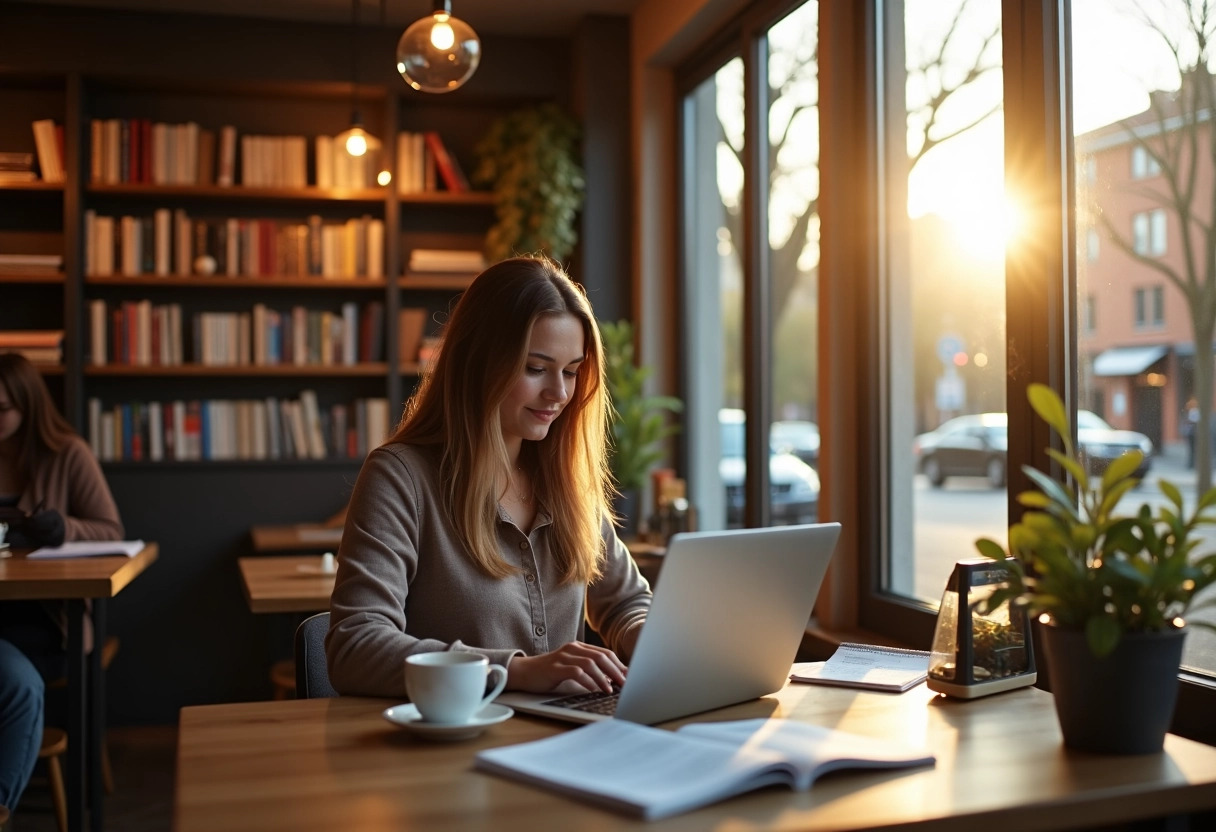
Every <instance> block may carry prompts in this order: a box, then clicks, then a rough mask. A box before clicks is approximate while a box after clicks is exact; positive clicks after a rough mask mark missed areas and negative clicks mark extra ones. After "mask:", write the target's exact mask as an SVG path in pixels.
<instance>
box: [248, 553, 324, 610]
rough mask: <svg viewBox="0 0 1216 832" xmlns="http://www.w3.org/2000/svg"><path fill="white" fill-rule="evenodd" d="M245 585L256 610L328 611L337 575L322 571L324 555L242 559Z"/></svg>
mask: <svg viewBox="0 0 1216 832" xmlns="http://www.w3.org/2000/svg"><path fill="white" fill-rule="evenodd" d="M237 565H238V566H240V569H241V584H242V586H243V587H244V589H245V600H246V601H248V602H249V609H250V610H251V611H252V612H257V613H262V612H325V611H326V610H328V609H329V596H330V594H331V593H332V592H333V591H334V576H333V575H332V574H329V575H327V574H324V573H322V572H321V556H320V555H276V556H273V557H269V556H268V557H250V558H239V559H238V560H237Z"/></svg>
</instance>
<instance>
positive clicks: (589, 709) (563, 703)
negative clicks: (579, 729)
mask: <svg viewBox="0 0 1216 832" xmlns="http://www.w3.org/2000/svg"><path fill="white" fill-rule="evenodd" d="M613 687H614V688H615V689H614V690H613V691H612V693H605V692H604V691H602V690H601V691H596V692H594V693H575V694H572V695H570V696H562V697H559V698H558V699H547V700H545V701H544V702H542V703H541V704H542V705H550V706H552V707H554V708H569V709H570V710H572V711H583V712H584V713H589V714H603V715H604V716H612V714H613V713H614V712H615V711H616V703H617V701H618V700H619V699H620V698H621V691H620V688H617V687H616V686H615V685H614V686H613Z"/></svg>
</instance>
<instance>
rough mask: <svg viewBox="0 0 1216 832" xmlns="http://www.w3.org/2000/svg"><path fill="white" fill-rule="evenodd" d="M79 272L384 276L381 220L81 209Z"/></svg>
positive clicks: (252, 275)
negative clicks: (82, 257)
mask: <svg viewBox="0 0 1216 832" xmlns="http://www.w3.org/2000/svg"><path fill="white" fill-rule="evenodd" d="M85 272H86V274H89V275H92V276H108V275H114V274H121V275H125V276H132V277H133V276H139V275H157V276H168V275H177V276H182V277H184V276H188V275H192V274H201V275H212V274H218V275H224V276H227V277H266V276H274V275H282V276H288V275H291V276H299V277H306V276H317V277H321V278H329V279H333V278H342V279H351V278H358V277H367V278H380V277H383V276H384V221H383V220H381V219H378V218H375V217H372V216H370V215H366V214H365V215H363V216H361V217H351V218H350V219H347V220H345V221H344V222H324V221H323V220H322V219H321V217H320V216H318V215H312V216H310V217H308V219H307V221H306V222H291V221H283V220H275V219H249V218H236V217H225V218H208V219H193V218H191V217H190V215H189V214H187V213H186V211H185V210H183V209H180V208H179V209H176V210H172V211H171V210H170V209H168V208H158V209H156V210H155V211H154V212H153V214H152V215H151V216H121V217H112V216H104V215H100V214H97V213H96V211H94V210H92V209H90V210H88V211H85Z"/></svg>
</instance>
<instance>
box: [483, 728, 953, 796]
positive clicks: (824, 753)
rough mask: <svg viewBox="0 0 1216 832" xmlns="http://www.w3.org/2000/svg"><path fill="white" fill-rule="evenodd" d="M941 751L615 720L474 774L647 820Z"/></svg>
mask: <svg viewBox="0 0 1216 832" xmlns="http://www.w3.org/2000/svg"><path fill="white" fill-rule="evenodd" d="M933 762H935V758H934V756H933V754H932V753H930V752H929V751H927V750H926V749H923V748H912V747H909V746H904V745H901V744H898V743H892V742H888V741H885V740H876V739H873V738H871V737H864V736H859V735H856V734H849V733H846V732H844V731H837V730H834V729H831V728H824V727H822V726H818V725H810V724H807V723H803V722H796V721H792V720H785V719H745V720H737V721H732V722H703V723H693V724H690V725H685V726H683V727H681V728H680V729H679V730H677V731H665V730H663V729H661V728H652V727H649V726H646V725H638V724H636V723H632V722H625V721H623V720H616V719H609V720H604V721H603V722H595V723H592V724H591V725H587V726H584V727H582V728H577V729H575V730H573V731H567V732H565V733H562V734H557V735H556V736H552V737H548V738H546V739H543V740H536V741H534V742H528V743H523V744H520V745H511V746H504V747H501V748H490V749H486V750H484V751H480V752H478V754H477V756H476V758H475V761H474V763H473V768H474V769H477V770H480V771H487V772H490V773H493V774H497V775H501V776H503V777H508V778H511V779H514V780H520V781H522V782H525V783H529V784H531V785H535V786H540V787H542V788H548V789H552V790H554V791H557V792H560V793H562V794H565V795H567V796H571V797H575V798H578V799H581V800H586V801H588V802H591V803H595V804H597V805H600V806H603V807H605V808H608V809H612V810H615V811H618V812H622V813H625V814H629V815H635V816H638V817H641V818H644V819H646V820H657V819H659V818H664V817H668V816H671V815H675V814H679V813H680V812H686V811H689V810H691V809H696V808H699V807H701V806H706V805H708V804H710V803H716V802H718V801H720V800H724V799H726V798H728V797H733V796H735V795H739V794H743V793H745V792H749V791H753V790H755V789H760V788H763V787H765V786H771V785H786V786H788V787H790V788H791V789H795V790H798V791H803V790H806V789H808V788H810V787H811V785H812V784H813V783H814V782H815V780H816V778H818V777H819V776H820V775H823V774H826V773H827V772H830V771H836V770H838V769H847V768H903V767H909V766H920V765H929V764H931V763H933Z"/></svg>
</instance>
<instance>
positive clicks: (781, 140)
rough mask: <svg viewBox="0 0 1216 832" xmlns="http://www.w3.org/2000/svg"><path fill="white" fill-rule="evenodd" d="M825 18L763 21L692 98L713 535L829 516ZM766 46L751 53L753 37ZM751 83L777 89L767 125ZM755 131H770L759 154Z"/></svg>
mask: <svg viewBox="0 0 1216 832" xmlns="http://www.w3.org/2000/svg"><path fill="white" fill-rule="evenodd" d="M781 11H785V10H781ZM818 15H819V9H818V4H817V3H815V2H808V3H804V4H802V5H798V6H795V7H793V8H792V9H790V10H788V11H786V13H785V14H777V15H774V16H775V20H772V21H769V20H767V19H764V18H760V19H758V20H757V22H756V23H754V24H752V25H753V26H755V27H756V28H755V29H749V30H748V31H749V34H748V35H747V36H744V37H741V42H740V43H739V45H738V50H737V51H738V52H739V53H743V54H755V55H756V56H757V57H756V59H755V60H754V61H753V62H752V63H750V64H747V63H745V61H744V59H743V58H740V57H725V56H724V57H723V58H721V59H720V60H719V61H718V62H713V61H711V62H710V66H709V70H708V71H707V72H703V73H702V74H703V75H706V76H707V77H704V78H703V79H694V82H693V83H692V84H691V89H690V90H689V91H688V92H687V93H686V94H685V95H684V98H683V106H682V108H681V112H682V123H683V133H684V137H685V138H684V142H683V146H684V147H685V148H687V149H688V151H689V152H688V154H687V155H686V157H685V159H684V167H683V171H684V188H683V204H684V206H685V207H684V216H685V229H686V230H685V239H684V261H685V264H686V267H685V275H684V293H683V295H684V308H685V313H686V321H687V326H686V327H685V351H686V354H687V355H689V356H695V360H693V361H690V362H689V365H688V372H687V375H686V378H687V384H686V387H687V396H688V400H689V401H690V402H692V403H693V407H691V408H690V410H689V418H688V438H689V443H690V447H694V448H697V449H698V451H697V453H695V454H690V459H689V468H690V479H691V481H692V491H693V498H694V500H696V501H697V502H698V503H699V507H700V510H701V518H702V522H701V526H702V527H703V528H711V529H712V528H722V527H737V526H742V525H757V524H768V523H772V524H776V523H802V522H810V521H813V520H815V519H816V518H817V516H818V505H819V492H820V481H819V476H818V473H817V471H816V466H817V463H818V456H819V428H818V425H817V423H816V420H817V408H818V392H817V388H816V375H817V350H816V331H817V329H818V303H817V276H818V275H817V273H818V264H819V246H818V229H819V218H818V196H819V170H818V160H819V135H818V130H819V122H818V95H819V89H818V79H817V72H818V63H817V54H818V32H817V26H818ZM753 33H754V34H753ZM757 38H758V43H759V44H760V45H761V46H762V50H760V51H759V52H750V51H749V50H747V48H746V46H745V44H744V42H742V41H745V40H746V41H752V40H754V39H757ZM745 79H747V80H746V83H747V85H748V87H747V88H749V89H754V88H756V86H757V85H758V84H762V85H764V87H765V88H766V89H767V90H768V91H769V94H768V95H767V96H766V99H767V112H766V113H765V114H764V116H763V118H762V119H754V117H753V119H754V120H749V114H748V111H747V109H746V106H745V99H746V94H745ZM754 98H755V97H754V96H753V103H752V104H751V106H752V107H756V106H757V104H756V102H755V101H754ZM755 112H759V110H758V109H757V110H756V111H755ZM750 123H760V124H762V125H763V130H764V133H763V135H762V137H761V139H760V140H761V141H762V142H763V143H762V144H759V145H758V146H757V145H755V144H749V138H750V137H749V136H748V134H747V132H748V131H747V125H748V124H750ZM749 203H758V204H765V205H766V206H767V210H766V211H765V212H764V213H763V217H762V221H761V222H757V223H754V224H749V223H748V222H746V217H747V214H746V210H745V209H746V205H747V204H749ZM751 414H759V416H760V417H761V418H760V419H759V420H756V419H751V418H749V416H750V415H751ZM749 422H754V423H756V425H758V427H759V428H761V429H762V433H761V434H760V435H759V436H758V437H754V438H758V439H759V440H760V442H759V447H760V453H759V454H757V453H756V452H755V451H753V453H752V454H749V453H748V437H749V436H751V435H752V431H754V430H755V426H749ZM749 427H751V430H749ZM710 447H713V448H716V452H715V453H713V454H705V453H703V451H704V449H706V448H710ZM756 456H759V457H760V458H761V459H762V460H763V461H764V462H765V463H767V464H766V465H763V466H761V468H762V473H763V474H764V475H765V477H764V478H765V479H767V483H764V486H763V492H764V493H765V494H766V497H767V499H763V500H760V501H757V500H756V499H754V498H752V499H749V494H754V493H756V492H754V491H750V490H749V483H751V482H753V481H755V480H756V477H755V476H754V473H755V472H756V469H755V468H750V466H749V464H748V462H749V461H750V460H751V459H753V458H755V457H756ZM749 469H750V470H751V471H752V472H753V475H752V476H751V477H749V475H748V472H749Z"/></svg>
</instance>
